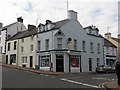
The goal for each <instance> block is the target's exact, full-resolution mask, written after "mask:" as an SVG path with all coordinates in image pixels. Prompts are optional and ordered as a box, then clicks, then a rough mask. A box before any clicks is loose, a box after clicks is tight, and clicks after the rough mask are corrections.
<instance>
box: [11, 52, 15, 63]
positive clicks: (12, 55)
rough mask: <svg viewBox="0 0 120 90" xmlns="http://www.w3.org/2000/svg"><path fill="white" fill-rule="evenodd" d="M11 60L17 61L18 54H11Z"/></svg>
mask: <svg viewBox="0 0 120 90" xmlns="http://www.w3.org/2000/svg"><path fill="white" fill-rule="evenodd" d="M10 62H11V63H16V54H11V55H10Z"/></svg>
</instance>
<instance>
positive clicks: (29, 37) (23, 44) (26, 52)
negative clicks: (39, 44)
mask: <svg viewBox="0 0 120 90" xmlns="http://www.w3.org/2000/svg"><path fill="white" fill-rule="evenodd" d="M36 33H37V29H36V27H35V26H33V25H28V29H27V30H25V31H22V32H18V33H17V34H15V35H14V36H12V37H11V38H9V39H8V40H7V44H6V45H7V46H6V47H7V49H6V61H7V62H8V64H13V65H18V66H22V67H30V68H35V61H36V40H37V36H36Z"/></svg>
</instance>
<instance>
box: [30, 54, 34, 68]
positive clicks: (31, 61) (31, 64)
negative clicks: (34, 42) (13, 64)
mask: <svg viewBox="0 0 120 90" xmlns="http://www.w3.org/2000/svg"><path fill="white" fill-rule="evenodd" d="M31 67H33V56H30V68H31Z"/></svg>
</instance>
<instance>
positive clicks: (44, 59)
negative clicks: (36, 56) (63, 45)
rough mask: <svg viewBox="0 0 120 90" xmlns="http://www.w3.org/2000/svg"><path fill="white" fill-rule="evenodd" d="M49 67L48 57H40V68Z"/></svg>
mask: <svg viewBox="0 0 120 90" xmlns="http://www.w3.org/2000/svg"><path fill="white" fill-rule="evenodd" d="M49 66H50V56H49V55H47V56H41V67H49Z"/></svg>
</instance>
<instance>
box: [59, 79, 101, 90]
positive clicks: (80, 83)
mask: <svg viewBox="0 0 120 90" xmlns="http://www.w3.org/2000/svg"><path fill="white" fill-rule="evenodd" d="M60 80H62V81H67V82H71V83H75V84H79V85H84V86H88V87H93V88H99V87H98V86H95V85H90V84H86V83H82V82H76V81H73V80H68V79H64V78H61V79H60Z"/></svg>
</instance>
